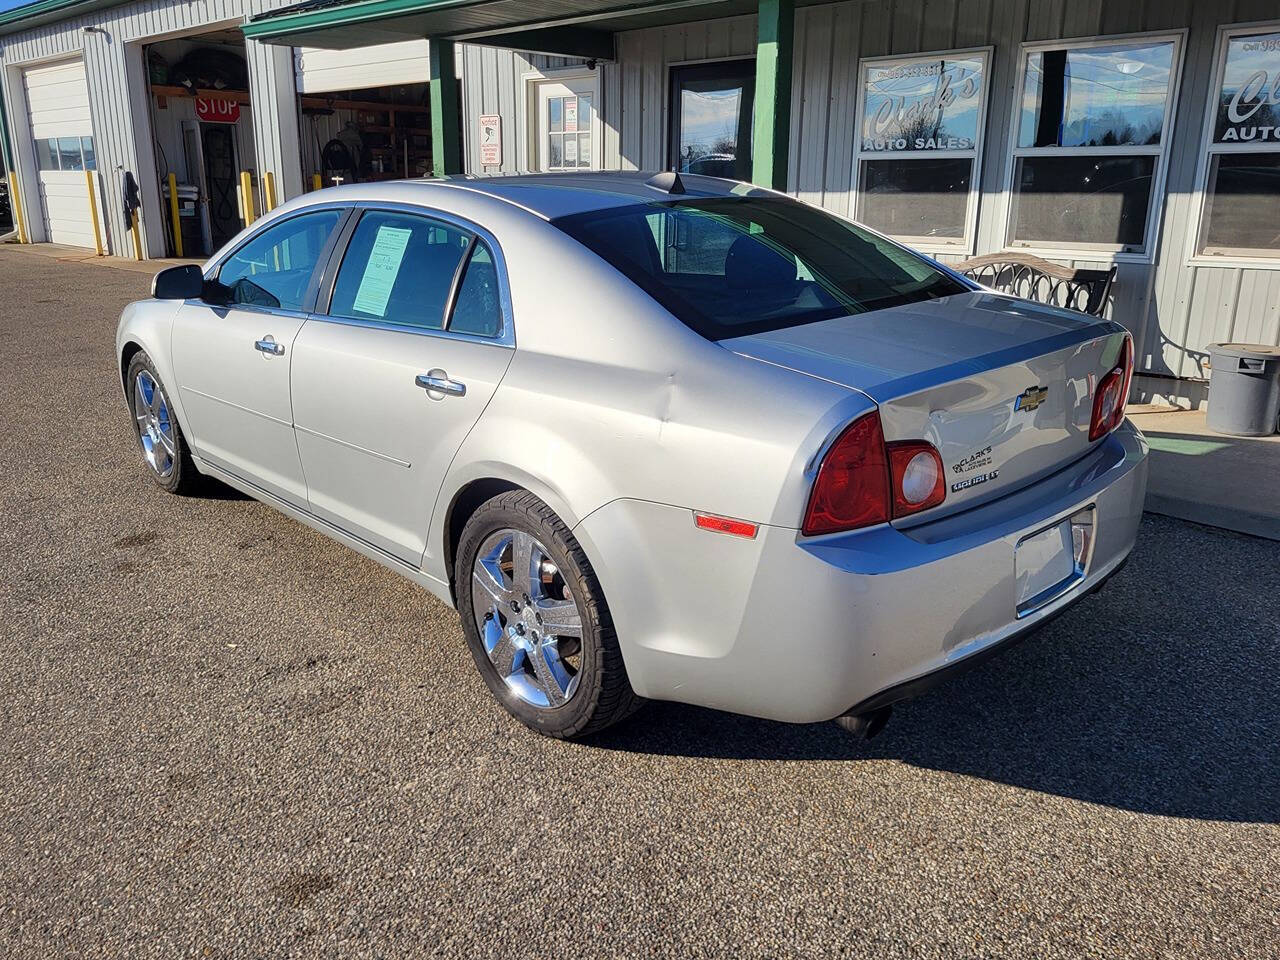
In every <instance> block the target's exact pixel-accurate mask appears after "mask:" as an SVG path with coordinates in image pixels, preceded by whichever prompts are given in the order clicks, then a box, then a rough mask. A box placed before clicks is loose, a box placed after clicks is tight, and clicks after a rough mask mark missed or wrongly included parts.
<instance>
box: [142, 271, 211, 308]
mask: <svg viewBox="0 0 1280 960" xmlns="http://www.w3.org/2000/svg"><path fill="white" fill-rule="evenodd" d="M203 293H204V274H203V273H202V272H201V271H200V268H199V267H197V266H196V265H195V264H191V263H188V264H184V265H183V266H180V267H169V268H168V269H167V270H161V271H160V272H159V273H157V274H156V275H155V277H154V278H153V279H152V281H151V296H153V297H155V298H156V299H157V300H198V299H199V298H200V295H201V294H203Z"/></svg>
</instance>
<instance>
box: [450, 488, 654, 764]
mask: <svg viewBox="0 0 1280 960" xmlns="http://www.w3.org/2000/svg"><path fill="white" fill-rule="evenodd" d="M524 537H527V538H529V541H525V540H524V539H523V538H524ZM508 541H509V542H508ZM526 542H531V544H532V548H531V550H530V555H531V556H532V560H531V562H530V567H531V569H532V568H536V571H537V572H536V575H534V574H531V576H530V581H531V582H532V587H531V588H530V589H528V590H527V592H526V591H525V590H523V589H522V588H521V587H520V583H519V581H518V578H517V577H516V576H515V575H514V574H515V570H516V562H515V557H516V551H517V549H518V546H517V545H518V544H524V543H526ZM482 551H484V555H483V556H482ZM478 564H479V566H478ZM454 571H455V583H456V585H457V597H458V611H459V613H460V615H461V619H462V629H463V632H464V634H465V635H466V638H467V645H468V646H469V647H470V648H471V655H472V656H473V657H474V658H475V662H476V667H477V668H478V669H479V671H480V675H481V676H483V677H484V680H485V683H486V684H487V685H488V687H489V689H490V691H492V693H493V695H494V696H495V697H497V699H498V700H499V702H501V703H502V705H503V706H504V707H505V708H506V709H507V711H508V712H509V713H510V714H511V715H512V716H513V717H515V718H516V719H517V720H519V721H520V722H521V723H523V724H525V725H526V726H527V727H529V728H531V729H533V730H536V731H538V732H539V733H543V734H546V735H547V736H550V737H557V738H560V739H577V738H581V737H587V736H590V735H591V734H594V733H597V732H599V731H601V730H603V729H605V728H606V727H609V726H611V725H613V724H615V723H617V722H618V721H620V720H623V719H624V718H626V717H628V716H629V715H630V714H632V713H633V712H635V710H636V709H637V708H638V707H639V706H640V705H641V704H642V703H643V702H644V701H643V700H642V699H641V698H640V697H638V696H637V695H636V694H635V692H634V691H633V690H632V689H631V684H630V682H629V680H628V679H627V670H626V666H625V665H624V664H623V661H622V651H621V650H620V649H619V646H618V636H617V633H616V631H615V630H614V626H613V620H612V618H611V617H610V615H609V606H608V604H607V603H606V602H605V598H604V593H603V591H602V590H601V589H600V583H599V581H598V580H597V579H596V575H595V573H594V571H592V569H591V564H590V562H589V561H588V560H587V556H586V554H585V553H584V552H583V550H582V547H581V546H580V545H579V544H578V541H577V540H576V539H574V536H573V534H572V533H570V531H569V528H568V527H567V526H565V524H564V523H563V521H561V520H560V518H559V517H557V516H556V514H555V513H554V512H553V511H552V510H551V509H550V508H549V507H548V506H547V505H546V504H545V503H543V502H542V501H541V500H539V499H538V498H537V497H535V496H534V495H533V494H531V493H529V492H528V491H525V490H512V491H509V492H507V493H503V494H500V495H498V496H496V497H494V498H493V499H491V500H489V501H487V502H485V503H484V504H482V505H481V506H480V507H479V509H477V510H476V512H475V513H473V514H472V515H471V517H470V519H468V521H467V523H466V526H465V527H464V528H463V531H462V536H461V538H460V540H459V543H458V550H457V557H456V563H455V567H454ZM494 576H496V580H497V582H496V584H495V583H494V582H493V581H492V580H490V579H483V578H486V577H494ZM495 591H506V592H495ZM569 603H572V604H573V605H574V606H575V607H576V613H577V614H578V623H579V631H578V632H580V634H581V635H580V637H578V638H576V639H577V641H578V642H577V643H575V642H574V640H575V637H574V636H573V632H572V625H573V616H572V612H570V611H568V604H569ZM518 604H520V605H522V609H520V610H517V609H515V605H518ZM500 610H501V611H502V612H501V614H500V615H499V616H495V613H498V612H499V611H500ZM539 611H543V612H546V613H547V619H546V621H545V622H544V620H543V619H542V614H541V613H540V612H539ZM557 622H560V623H561V624H563V625H567V626H568V627H569V629H570V632H569V633H567V634H564V635H559V636H553V635H552V634H553V631H554V630H555V629H556V623H557ZM526 627H527V628H528V629H527V631H526V629H525V628H526ZM540 628H541V632H539V629H540ZM561 628H563V626H562V627H561ZM516 631H519V635H518V636H517V633H516ZM516 644H523V645H524V646H516ZM495 657H496V659H495ZM539 657H542V660H541V663H539V660H538V658H539ZM548 664H550V665H552V666H555V667H557V668H558V669H556V670H555V671H551V666H548ZM540 665H541V667H542V668H543V672H541V673H540V671H539V666H540ZM548 672H553V673H554V676H553V677H552V679H551V681H550V682H542V679H541V678H542V677H544V676H545V675H546V674H547V673H548ZM565 677H569V678H570V679H569V682H568V690H569V694H568V696H567V697H566V698H565V699H564V701H563V702H556V697H557V692H559V693H560V694H561V695H562V694H563V690H564V685H563V684H562V683H561V682H559V681H561V680H563V679H564V678H565ZM556 678H559V680H557V679H556ZM544 697H545V699H546V700H547V701H548V702H546V703H543V702H540V701H541V699H542V698H544Z"/></svg>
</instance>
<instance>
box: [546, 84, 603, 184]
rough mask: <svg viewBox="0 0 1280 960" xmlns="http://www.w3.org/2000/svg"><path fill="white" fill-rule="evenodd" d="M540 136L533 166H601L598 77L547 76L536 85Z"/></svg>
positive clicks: (552, 169)
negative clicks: (552, 77) (557, 78)
mask: <svg viewBox="0 0 1280 960" xmlns="http://www.w3.org/2000/svg"><path fill="white" fill-rule="evenodd" d="M537 97H538V138H537V145H536V147H537V149H536V154H537V155H536V156H535V157H532V158H530V159H531V161H532V162H531V164H530V165H531V166H532V167H533V169H534V170H537V171H542V172H555V171H562V170H598V169H599V168H600V159H599V158H600V121H599V117H597V116H596V103H597V98H596V78H595V75H594V74H593V75H592V76H590V77H575V78H572V79H564V80H546V81H543V82H541V83H539V84H538V86H537Z"/></svg>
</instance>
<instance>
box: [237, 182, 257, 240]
mask: <svg viewBox="0 0 1280 960" xmlns="http://www.w3.org/2000/svg"><path fill="white" fill-rule="evenodd" d="M240 198H241V199H240V202H241V203H243V204H244V211H243V217H242V219H243V220H244V225H245V226H246V227H248V226H252V225H253V221H254V220H255V219H257V218H256V217H254V215H253V208H254V203H253V176H252V175H251V174H250V173H249V171H248V170H241V171H240Z"/></svg>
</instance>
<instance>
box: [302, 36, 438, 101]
mask: <svg viewBox="0 0 1280 960" xmlns="http://www.w3.org/2000/svg"><path fill="white" fill-rule="evenodd" d="M294 62H295V64H296V65H297V70H296V71H295V72H296V74H297V77H298V92H299V93H329V92H331V91H334V90H368V89H370V88H371V87H390V86H396V85H398V84H402V83H426V82H427V81H428V80H430V78H431V73H430V71H431V68H430V64H429V61H428V54H427V41H426V40H405V41H402V42H400V43H383V44H379V45H378V46H374V47H356V48H354V49H351V50H320V49H317V48H315V47H298V48H296V49H295V51H294Z"/></svg>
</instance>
